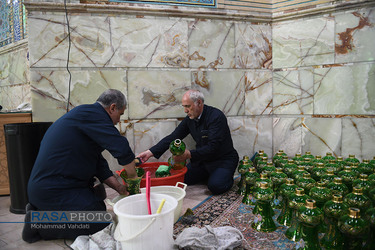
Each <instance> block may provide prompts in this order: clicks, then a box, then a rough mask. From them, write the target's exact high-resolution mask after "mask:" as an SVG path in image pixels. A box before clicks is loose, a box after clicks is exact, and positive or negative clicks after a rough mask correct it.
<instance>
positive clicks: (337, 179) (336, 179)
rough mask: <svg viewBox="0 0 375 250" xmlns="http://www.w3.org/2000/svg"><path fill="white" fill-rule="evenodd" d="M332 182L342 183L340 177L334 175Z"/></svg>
mask: <svg viewBox="0 0 375 250" xmlns="http://www.w3.org/2000/svg"><path fill="white" fill-rule="evenodd" d="M333 182H334V183H336V184H342V178H340V177H335V178H333Z"/></svg>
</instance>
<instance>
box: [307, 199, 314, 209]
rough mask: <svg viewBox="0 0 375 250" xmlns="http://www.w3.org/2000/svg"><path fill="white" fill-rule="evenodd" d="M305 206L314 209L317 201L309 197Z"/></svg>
mask: <svg viewBox="0 0 375 250" xmlns="http://www.w3.org/2000/svg"><path fill="white" fill-rule="evenodd" d="M305 206H306V207H307V208H309V209H314V208H316V201H315V200H313V199H307V200H306V202H305Z"/></svg>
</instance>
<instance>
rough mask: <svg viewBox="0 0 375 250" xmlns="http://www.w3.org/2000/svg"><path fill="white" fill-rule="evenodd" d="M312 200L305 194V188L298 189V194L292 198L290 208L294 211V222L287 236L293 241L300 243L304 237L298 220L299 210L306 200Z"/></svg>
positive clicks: (286, 233) (286, 232)
mask: <svg viewBox="0 0 375 250" xmlns="http://www.w3.org/2000/svg"><path fill="white" fill-rule="evenodd" d="M307 199H310V197H309V196H308V195H306V194H305V192H304V190H303V188H296V193H295V194H294V195H291V196H290V199H289V204H288V205H289V207H290V208H291V209H292V211H293V212H292V221H291V224H290V227H289V228H288V229H287V230H286V231H285V236H286V237H287V238H288V239H289V240H291V241H295V242H297V241H299V240H300V239H301V237H302V231H301V230H302V228H301V225H300V223H299V220H298V219H297V218H298V216H299V214H298V209H299V208H300V207H302V206H303V205H304V204H305V202H306V200H307Z"/></svg>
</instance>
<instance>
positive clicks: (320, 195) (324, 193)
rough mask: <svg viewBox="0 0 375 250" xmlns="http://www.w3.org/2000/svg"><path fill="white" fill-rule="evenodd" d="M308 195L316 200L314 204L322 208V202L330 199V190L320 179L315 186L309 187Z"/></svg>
mask: <svg viewBox="0 0 375 250" xmlns="http://www.w3.org/2000/svg"><path fill="white" fill-rule="evenodd" d="M309 195H310V197H311V199H313V200H315V201H316V205H317V206H318V207H319V208H320V209H323V206H324V204H325V203H326V202H327V201H329V200H331V199H332V191H331V190H330V189H328V188H327V187H326V186H325V184H324V182H321V181H319V182H317V183H316V186H315V187H313V188H311V189H310V192H309Z"/></svg>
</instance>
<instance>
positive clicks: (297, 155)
mask: <svg viewBox="0 0 375 250" xmlns="http://www.w3.org/2000/svg"><path fill="white" fill-rule="evenodd" d="M301 156H302V154H299V153H298V154H296V157H301ZM374 159H375V156H374Z"/></svg>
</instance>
